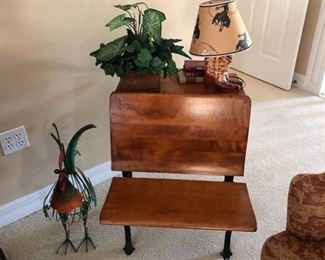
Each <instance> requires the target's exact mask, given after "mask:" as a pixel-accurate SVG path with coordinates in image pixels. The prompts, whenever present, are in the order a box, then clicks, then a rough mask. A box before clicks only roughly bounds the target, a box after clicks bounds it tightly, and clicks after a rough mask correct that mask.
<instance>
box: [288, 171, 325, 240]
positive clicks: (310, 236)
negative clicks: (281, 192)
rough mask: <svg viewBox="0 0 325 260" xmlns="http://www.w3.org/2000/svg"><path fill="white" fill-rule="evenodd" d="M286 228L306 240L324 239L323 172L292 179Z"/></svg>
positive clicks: (301, 175) (324, 192) (324, 179)
mask: <svg viewBox="0 0 325 260" xmlns="http://www.w3.org/2000/svg"><path fill="white" fill-rule="evenodd" d="M286 230H287V231H290V232H292V233H293V234H295V235H296V236H297V237H299V238H301V239H304V240H307V241H325V173H321V174H299V175H296V176H295V177H294V178H293V179H292V181H291V184H290V189H289V195H288V216H287V228H286Z"/></svg>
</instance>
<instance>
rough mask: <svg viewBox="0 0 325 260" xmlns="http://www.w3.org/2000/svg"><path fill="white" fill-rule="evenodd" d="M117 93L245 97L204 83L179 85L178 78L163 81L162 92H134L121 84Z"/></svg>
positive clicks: (239, 92) (241, 93)
mask: <svg viewBox="0 0 325 260" xmlns="http://www.w3.org/2000/svg"><path fill="white" fill-rule="evenodd" d="M116 92H128V93H130V92H132V93H161V94H183V95H184V94H185V95H223V96H238V95H245V92H244V90H241V91H238V92H236V93H223V92H220V91H217V90H216V89H215V88H211V87H206V86H205V85H204V83H185V84H180V83H178V81H177V79H176V77H171V78H165V79H161V86H160V90H159V91H158V90H157V91H153V90H152V91H150V90H134V89H130V88H127V87H125V86H124V85H123V83H122V82H121V83H120V84H119V85H118V87H117V89H116Z"/></svg>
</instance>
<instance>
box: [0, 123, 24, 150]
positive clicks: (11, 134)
mask: <svg viewBox="0 0 325 260" xmlns="http://www.w3.org/2000/svg"><path fill="white" fill-rule="evenodd" d="M0 144H1V148H2V152H3V155H8V154H12V153H15V152H18V151H20V150H22V149H24V148H26V147H28V146H29V141H28V137H27V133H26V130H25V127H24V126H19V127H17V128H14V129H10V130H8V131H6V132H3V133H0Z"/></svg>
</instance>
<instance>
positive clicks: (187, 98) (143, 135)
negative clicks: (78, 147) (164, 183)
mask: <svg viewBox="0 0 325 260" xmlns="http://www.w3.org/2000/svg"><path fill="white" fill-rule="evenodd" d="M250 107H251V103H250V99H249V97H248V96H246V95H245V93H244V91H240V92H239V93H220V92H217V91H215V90H214V89H211V88H207V87H205V86H204V84H200V83H193V84H178V83H177V81H176V80H175V79H165V80H163V81H162V84H161V89H160V92H158V93H157V92H156V93H154V92H130V91H128V90H126V89H124V88H123V86H122V85H119V87H118V89H117V91H116V92H114V93H113V94H112V95H111V102H110V122H111V151H112V153H111V154H112V169H113V170H117V171H144V172H167V173H194V174H212V175H231V176H241V175H243V174H244V164H245V154H246V145H247V136H248V129H249V119H250Z"/></svg>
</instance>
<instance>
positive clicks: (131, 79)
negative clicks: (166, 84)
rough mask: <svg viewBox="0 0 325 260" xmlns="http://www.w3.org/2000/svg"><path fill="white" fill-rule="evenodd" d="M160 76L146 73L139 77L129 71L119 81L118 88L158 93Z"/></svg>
mask: <svg viewBox="0 0 325 260" xmlns="http://www.w3.org/2000/svg"><path fill="white" fill-rule="evenodd" d="M160 78H161V76H160V74H157V73H151V72H147V73H145V74H142V75H139V74H137V73H136V72H135V71H130V72H128V73H127V74H125V75H124V76H123V77H121V79H120V83H119V88H120V89H122V90H127V91H142V90H146V91H155V92H158V91H160Z"/></svg>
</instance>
